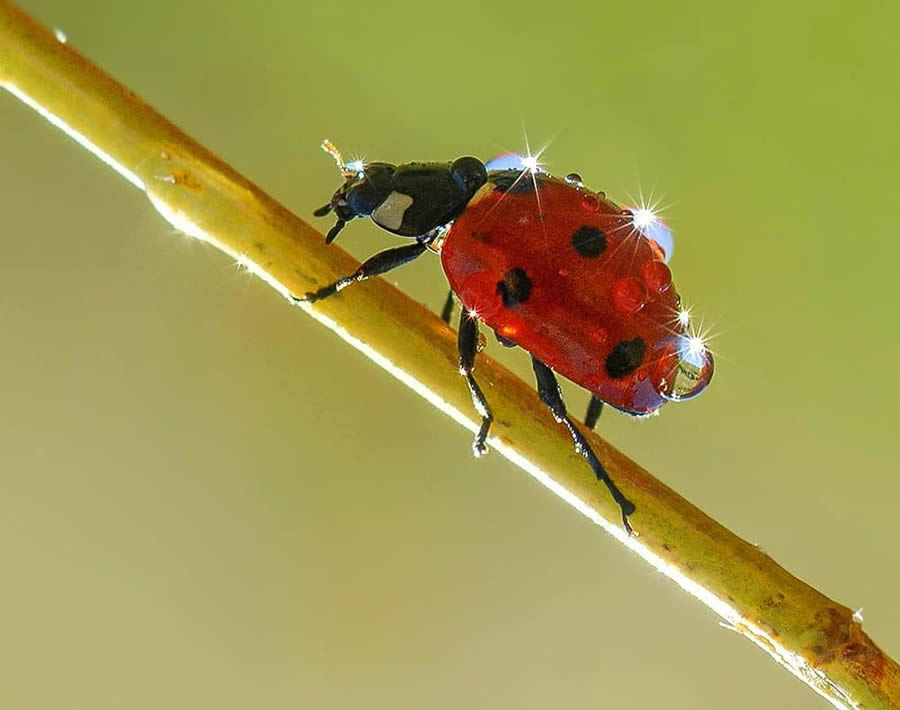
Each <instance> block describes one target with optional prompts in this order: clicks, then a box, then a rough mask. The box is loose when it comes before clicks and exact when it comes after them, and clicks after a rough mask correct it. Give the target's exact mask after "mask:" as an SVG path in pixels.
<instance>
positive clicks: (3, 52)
mask: <svg viewBox="0 0 900 710" xmlns="http://www.w3.org/2000/svg"><path fill="white" fill-rule="evenodd" d="M0 84H2V86H3V87H4V88H5V89H7V90H8V91H10V92H12V93H13V94H14V95H15V96H17V97H18V98H20V99H21V100H22V101H24V102H25V103H27V104H28V105H30V106H31V107H32V108H34V109H35V110H37V111H38V112H39V113H41V115H43V116H44V117H45V118H47V119H48V120H49V121H51V122H52V123H53V124H54V125H56V126H57V127H59V128H60V129H62V130H63V131H65V132H66V133H67V134H68V135H69V136H71V137H73V138H75V139H76V140H77V141H78V142H79V143H80V144H81V145H82V146H84V147H85V148H87V149H88V150H90V151H92V152H93V153H94V154H95V155H97V156H98V157H99V158H101V159H102V160H104V161H105V162H106V163H107V164H109V165H110V166H112V167H113V168H114V169H116V170H117V171H118V172H119V173H121V174H122V175H123V176H124V177H125V178H126V179H127V180H128V181H129V182H131V183H132V184H133V185H134V186H136V187H137V188H139V189H141V190H143V191H144V192H145V193H146V194H147V196H148V197H149V198H150V201H151V202H152V204H153V205H154V207H155V208H156V209H157V210H158V211H159V213H160V214H161V215H162V216H163V217H164V218H165V219H166V220H168V221H169V222H170V223H171V224H172V225H173V226H175V227H176V228H177V229H179V230H181V231H183V232H185V233H186V234H189V235H191V236H194V237H197V238H199V239H202V240H204V241H208V242H210V243H211V244H213V245H214V246H216V247H217V248H219V249H221V250H222V251H224V252H226V253H227V254H229V255H230V256H231V257H232V258H234V259H236V260H238V261H239V262H241V263H242V264H243V265H244V266H245V267H246V268H247V269H248V270H250V271H252V272H253V273H255V274H257V275H258V276H260V277H261V278H262V279H264V280H265V281H266V282H267V283H268V284H270V285H271V286H272V287H273V288H275V289H277V290H278V291H279V292H280V293H282V294H283V295H285V296H287V295H289V294H290V293H304V292H306V291H308V290H310V289H312V288H314V287H318V286H321V285H322V284H324V283H327V282H331V281H333V280H334V279H336V278H338V277H340V276H343V275H345V274H347V273H350V272H351V271H352V270H353V269H354V268H355V267H356V262H355V261H353V260H352V259H351V258H350V256H348V255H347V254H346V253H344V252H342V251H341V250H340V249H338V248H336V247H334V246H331V247H327V248H326V247H325V245H324V243H323V239H322V236H321V235H320V234H319V233H318V232H317V231H315V230H314V229H313V228H312V227H310V226H309V225H307V224H306V223H304V222H302V221H301V220H299V219H298V218H297V217H295V216H294V215H293V214H291V213H290V212H289V211H288V210H286V209H285V208H284V207H282V206H281V205H279V204H278V203H277V202H275V201H274V200H273V199H272V198H270V197H269V196H268V195H266V194H265V193H263V192H262V191H261V190H260V189H259V188H257V187H256V186H255V185H253V184H252V183H250V182H249V181H248V180H246V179H245V178H243V177H242V176H241V175H239V174H237V173H236V172H235V171H234V170H232V169H231V168H230V167H229V166H228V165H226V164H225V163H224V162H223V161H222V160H220V159H219V158H217V157H216V156H214V155H212V154H211V153H210V152H209V151H207V150H206V149H204V148H203V147H202V146H200V145H199V144H198V143H196V142H195V141H194V140H192V139H191V138H189V137H188V136H186V135H185V134H184V133H182V132H181V131H180V130H178V129H177V128H176V127H175V126H173V125H172V124H170V123H169V122H168V121H166V120H165V119H164V118H163V117H162V116H160V115H159V114H158V113H156V112H155V111H153V109H151V108H150V107H149V106H147V105H146V104H144V103H143V102H142V101H140V99H138V98H137V97H136V96H135V95H134V94H132V93H131V92H130V91H128V89H126V88H124V87H123V86H121V85H120V84H118V83H117V82H115V81H114V80H113V79H111V78H110V77H108V76H107V75H106V74H104V73H103V72H102V71H100V69H98V68H97V67H95V66H94V65H93V64H91V63H90V62H88V61H87V60H85V59H84V58H83V57H81V56H80V55H79V54H78V53H77V52H75V51H74V50H73V49H72V48H71V47H69V46H68V45H66V44H63V43H62V42H61V41H60V40H59V39H58V38H57V37H56V36H55V35H54V34H53V33H52V32H50V31H48V30H46V29H45V28H43V27H41V26H39V25H38V24H36V23H35V22H34V21H33V20H31V19H30V18H29V17H28V16H27V15H25V14H24V13H23V12H22V11H21V10H20V9H18V8H17V7H15V6H14V5H12V4H11V3H9V2H7V1H6V0H0ZM307 311H308V312H309V313H310V314H311V315H312V316H313V317H314V318H316V319H317V320H318V321H320V322H321V323H323V324H324V325H326V326H328V327H329V328H330V329H331V330H333V331H334V332H335V333H337V334H338V335H340V336H341V337H342V338H343V339H344V340H346V341H347V342H348V343H350V344H351V345H353V346H354V347H355V348H357V349H358V350H360V351H361V352H363V353H364V354H365V355H366V356H367V357H369V358H371V359H372V360H373V361H375V362H376V363H378V364H379V365H381V366H382V367H383V368H384V369H386V370H387V371H388V372H390V373H391V374H393V375H394V376H395V377H397V378H398V379H400V380H401V381H402V382H404V383H405V384H406V385H408V386H409V387H411V388H412V389H414V390H415V391H416V392H418V393H419V394H421V395H422V396H423V397H425V398H426V399H428V400H429V401H430V402H431V403H433V404H434V405H435V406H437V407H439V408H440V409H441V410H442V411H444V412H445V413H447V414H449V415H450V416H451V417H453V418H454V419H455V420H456V421H458V422H459V423H460V424H462V425H463V426H465V427H467V428H468V429H470V430H472V431H475V429H476V428H477V425H476V422H475V421H474V420H473V415H474V412H473V411H472V407H471V402H470V399H469V394H468V391H467V390H466V388H465V385H464V383H463V381H462V378H460V377H459V375H458V373H457V363H456V358H457V355H456V346H455V338H454V335H453V333H452V332H451V331H450V329H449V328H447V327H446V326H445V325H444V324H443V323H442V322H441V321H440V320H439V319H438V318H437V317H436V316H435V315H434V314H433V313H431V312H430V311H428V310H427V309H425V308H424V307H422V306H421V305H419V304H417V303H415V302H413V301H411V300H410V299H409V298H407V297H406V296H405V295H403V294H402V293H400V292H399V291H397V290H396V289H394V288H393V287H391V286H390V285H388V284H387V283H385V282H384V281H382V280H376V281H373V282H370V283H368V284H366V286H365V287H360V288H356V289H355V290H354V291H353V294H352V298H351V297H348V298H335V299H330V300H328V301H325V302H323V303H321V304H320V305H319V304H317V306H316V307H315V308H314V309H307ZM401 336H402V337H401ZM478 374H479V379H480V382H481V383H482V385H483V387H484V389H485V394H486V395H487V397H488V398H489V400H490V402H491V404H492V406H493V408H494V413H495V417H496V421H495V425H494V429H493V433H494V436H493V438H492V439H491V440H490V442H489V443H490V444H491V445H492V446H493V447H494V448H496V449H497V450H498V451H499V452H500V453H501V454H502V455H504V456H506V457H507V458H509V459H510V460H511V461H513V462H514V463H515V464H517V465H518V466H520V467H521V468H522V469H523V470H525V471H527V472H528V473H530V474H531V475H532V476H534V477H535V478H537V479H538V480H539V481H541V483H543V484H544V485H545V486H547V487H548V488H549V489H551V490H552V491H553V492H554V493H556V494H557V495H559V496H561V497H562V498H563V499H565V500H566V501H567V502H569V503H570V504H571V505H572V506H573V507H575V508H576V509H577V510H579V511H580V512H582V513H583V514H584V515H586V516H588V517H589V518H590V519H591V520H593V521H594V522H596V523H597V524H599V525H601V526H602V527H603V528H604V529H606V530H607V532H609V533H610V534H611V535H613V536H614V537H615V538H616V539H617V540H619V541H620V542H622V543H623V544H625V545H627V546H628V547H629V548H630V549H631V550H633V551H634V552H636V553H637V554H638V555H639V556H640V557H642V558H643V559H644V560H646V561H647V562H649V563H650V564H652V565H653V566H654V567H656V568H657V569H659V570H660V571H661V572H663V573H664V574H665V575H666V576H668V577H669V578H670V579H671V580H673V581H674V582H676V583H677V584H678V585H680V586H681V587H683V588H684V589H685V590H687V591H688V592H690V593H691V594H693V595H694V596H695V597H697V598H698V599H699V600H701V601H702V602H703V603H704V604H706V605H707V606H709V607H710V608H711V609H713V610H714V611H715V612H716V613H717V614H719V615H720V616H721V617H722V618H723V619H724V624H725V625H726V626H727V627H729V628H731V629H733V630H735V631H738V632H739V633H741V634H743V635H744V636H746V637H747V638H749V639H751V640H752V641H754V642H755V643H756V644H757V645H758V646H760V647H761V648H763V649H764V650H766V651H768V652H769V653H770V654H771V656H772V657H773V658H774V659H776V660H777V661H778V662H779V663H781V664H782V665H783V666H784V667H785V668H787V669H788V670H790V671H791V672H792V673H794V675H796V676H797V677H799V678H801V679H802V680H804V681H805V682H806V683H807V684H808V685H809V686H810V687H812V688H813V689H815V690H816V691H817V692H818V693H820V694H821V695H822V696H824V697H825V698H827V699H828V700H830V701H831V702H832V703H833V704H834V705H835V706H836V707H840V708H862V707H865V708H898V707H900V668H898V665H897V663H896V662H894V661H893V660H892V659H890V658H889V657H887V656H886V655H885V654H884V653H883V652H882V651H881V650H880V649H879V648H878V647H877V646H876V645H875V644H874V643H873V642H872V640H871V639H870V638H869V637H868V636H867V635H866V634H865V633H864V632H863V630H862V628H861V626H860V624H859V623H858V622H857V620H856V619H854V617H853V613H852V611H851V610H850V609H848V608H847V607H844V606H842V605H841V604H837V603H835V602H833V601H831V600H830V599H828V598H827V597H825V596H824V595H822V594H820V593H819V592H817V591H816V590H815V589H813V588H812V587H810V586H809V585H807V584H805V583H804V582H802V581H800V580H799V579H797V578H796V577H793V576H792V575H790V574H789V573H788V572H787V571H786V570H784V569H782V568H781V567H779V566H778V564H776V563H775V562H774V561H773V560H772V559H771V558H770V557H769V556H768V555H766V554H765V553H764V552H762V551H761V550H760V549H758V548H756V547H754V546H753V545H750V544H749V543H747V542H745V541H743V540H741V539H740V538H738V537H737V536H735V535H734V534H732V533H731V532H729V531H728V530H727V529H725V528H724V527H723V526H721V525H719V524H718V523H717V522H716V521H714V520H712V519H711V518H710V517H708V516H707V515H705V514H704V513H703V512H702V511H700V510H698V509H697V508H696V507H694V506H693V505H691V504H690V503H688V502H687V501H686V500H685V499H684V498H682V497H681V496H679V495H678V494H677V493H675V492H674V491H672V490H671V489H669V488H668V487H666V486H665V485H663V484H662V483H660V482H659V481H657V480H656V479H655V478H653V477H652V476H651V475H650V474H649V473H647V472H646V471H645V470H643V469H642V468H641V467H640V466H638V465H637V464H635V463H634V462H632V461H630V460H629V459H627V458H626V457H625V456H623V455H622V454H621V453H619V452H618V451H616V450H615V449H614V448H612V447H611V446H609V445H608V444H607V443H605V442H604V441H602V440H601V439H599V438H598V437H597V436H595V435H594V434H593V433H591V432H587V434H586V435H587V436H588V438H589V440H590V442H591V444H592V445H593V446H594V448H595V449H596V451H597V453H598V455H599V456H600V458H601V459H602V460H603V462H604V464H605V465H606V467H607V468H608V470H609V471H610V473H611V474H612V475H613V477H614V478H615V480H616V481H617V482H618V484H619V485H620V486H621V488H622V489H623V491H624V492H625V494H626V495H627V496H628V497H629V498H630V499H631V500H633V501H634V502H635V503H636V504H637V506H638V512H637V513H636V514H635V515H634V516H633V518H632V521H633V524H634V527H635V529H636V530H637V532H638V535H637V536H636V537H628V536H626V535H625V534H624V532H623V530H622V528H621V525H620V515H619V509H618V506H616V504H615V503H613V502H612V500H611V499H610V498H609V496H608V495H607V493H606V490H605V488H604V487H603V486H601V485H599V484H598V483H597V481H596V479H595V478H594V476H593V474H592V473H591V472H590V470H589V469H588V467H587V466H585V465H584V462H583V460H582V459H581V458H580V457H579V456H577V455H576V454H575V453H574V452H573V451H572V447H571V442H570V440H569V437H568V435H567V434H566V433H565V431H564V430H562V429H561V428H560V427H558V426H557V425H556V424H555V422H554V421H553V419H552V418H551V417H550V416H549V415H548V414H547V412H546V411H545V410H544V408H543V406H542V405H541V404H540V403H539V402H538V400H537V397H536V396H535V393H534V390H533V388H532V386H530V385H526V384H525V383H524V382H522V381H521V380H519V379H518V378H516V377H514V376H513V375H512V374H511V373H509V372H508V371H507V370H505V369H504V368H502V367H500V366H499V365H497V364H496V363H495V362H493V361H492V360H491V359H490V358H489V357H487V356H484V355H482V356H480V358H479V361H478Z"/></svg>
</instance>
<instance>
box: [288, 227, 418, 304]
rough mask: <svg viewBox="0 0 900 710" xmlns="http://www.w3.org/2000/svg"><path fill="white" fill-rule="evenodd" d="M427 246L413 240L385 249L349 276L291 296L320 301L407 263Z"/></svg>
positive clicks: (308, 301)
mask: <svg viewBox="0 0 900 710" xmlns="http://www.w3.org/2000/svg"><path fill="white" fill-rule="evenodd" d="M427 248H428V245H427V244H426V243H425V242H415V243H413V244H407V245H406V246H402V247H394V248H393V249H385V250H384V251H380V252H378V253H377V254H375V255H374V256H370V257H369V258H368V259H366V260H365V261H364V262H363V263H362V264H360V265H359V268H358V269H357V270H356V271H354V272H353V273H352V274H350V275H349V276H345V277H344V278H342V279H338V280H337V281H335V282H334V283H332V284H329V285H328V286H323V287H322V288H320V289H319V290H318V291H310V292H309V293H307V294H306V295H305V296H303V297H302V298H297V297H296V296H292V298H293V300H294V301H297V302H301V301H305V302H306V303H315V302H316V301H321V300H322V299H323V298H328V296H333V295H334V294H336V293H337V292H338V291H342V290H343V289H345V288H347V286H349V285H350V284H352V283H356V282H357V281H365V280H366V279H370V278H372V277H373V276H380V275H381V274H384V273H386V272H388V271H391V270H392V269H396V268H397V267H398V266H403V265H404V264H408V263H409V262H411V261H412V260H413V259H415V258H417V257H419V256H421V255H422V254H424V253H425V250H426V249H427Z"/></svg>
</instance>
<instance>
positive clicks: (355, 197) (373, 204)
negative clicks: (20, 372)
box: [347, 180, 384, 217]
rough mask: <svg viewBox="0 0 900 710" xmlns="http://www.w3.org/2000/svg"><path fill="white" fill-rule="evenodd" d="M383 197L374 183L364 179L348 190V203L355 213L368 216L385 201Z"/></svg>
mask: <svg viewBox="0 0 900 710" xmlns="http://www.w3.org/2000/svg"><path fill="white" fill-rule="evenodd" d="M383 199H384V198H383V197H382V196H381V195H380V194H379V192H378V190H377V189H376V188H375V186H374V185H372V183H370V182H368V181H367V180H363V181H361V182H360V183H358V184H357V185H354V186H353V187H352V188H350V190H348V191H347V204H348V205H349V206H350V209H351V210H353V212H354V214H356V215H359V216H360V217H368V216H369V215H370V214H372V212H373V211H374V210H375V208H377V207H378V205H379V204H381V202H382V201H383Z"/></svg>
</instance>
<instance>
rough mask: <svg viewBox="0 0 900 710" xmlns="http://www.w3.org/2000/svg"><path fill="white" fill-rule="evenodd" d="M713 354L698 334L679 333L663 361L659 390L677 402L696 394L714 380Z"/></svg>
mask: <svg viewBox="0 0 900 710" xmlns="http://www.w3.org/2000/svg"><path fill="white" fill-rule="evenodd" d="M714 370H715V363H714V361H713V356H712V353H711V352H710V351H709V348H707V347H706V344H705V343H704V342H703V339H702V338H701V337H700V336H698V335H680V336H678V338H677V340H676V341H675V343H674V344H672V345H670V346H669V348H668V349H667V351H666V352H665V353H664V354H663V357H662V360H660V375H661V377H660V379H659V381H658V383H657V391H658V392H659V393H660V394H661V395H662V396H663V397H665V398H666V399H668V400H672V401H674V402H677V401H680V400H682V399H690V398H691V397H696V396H697V395H698V394H700V393H701V392H702V391H703V390H704V389H706V385H708V384H709V381H710V380H711V379H712V376H713V371H714Z"/></svg>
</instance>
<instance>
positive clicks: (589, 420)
mask: <svg viewBox="0 0 900 710" xmlns="http://www.w3.org/2000/svg"><path fill="white" fill-rule="evenodd" d="M601 414H603V400H602V399H600V398H599V397H598V396H597V395H595V394H592V395H591V401H590V402H588V408H587V413H586V414H585V415H584V425H585V426H586V427H587V428H588V429H593V428H594V427H596V426H597V420H598V419H599V418H600V415H601Z"/></svg>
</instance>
